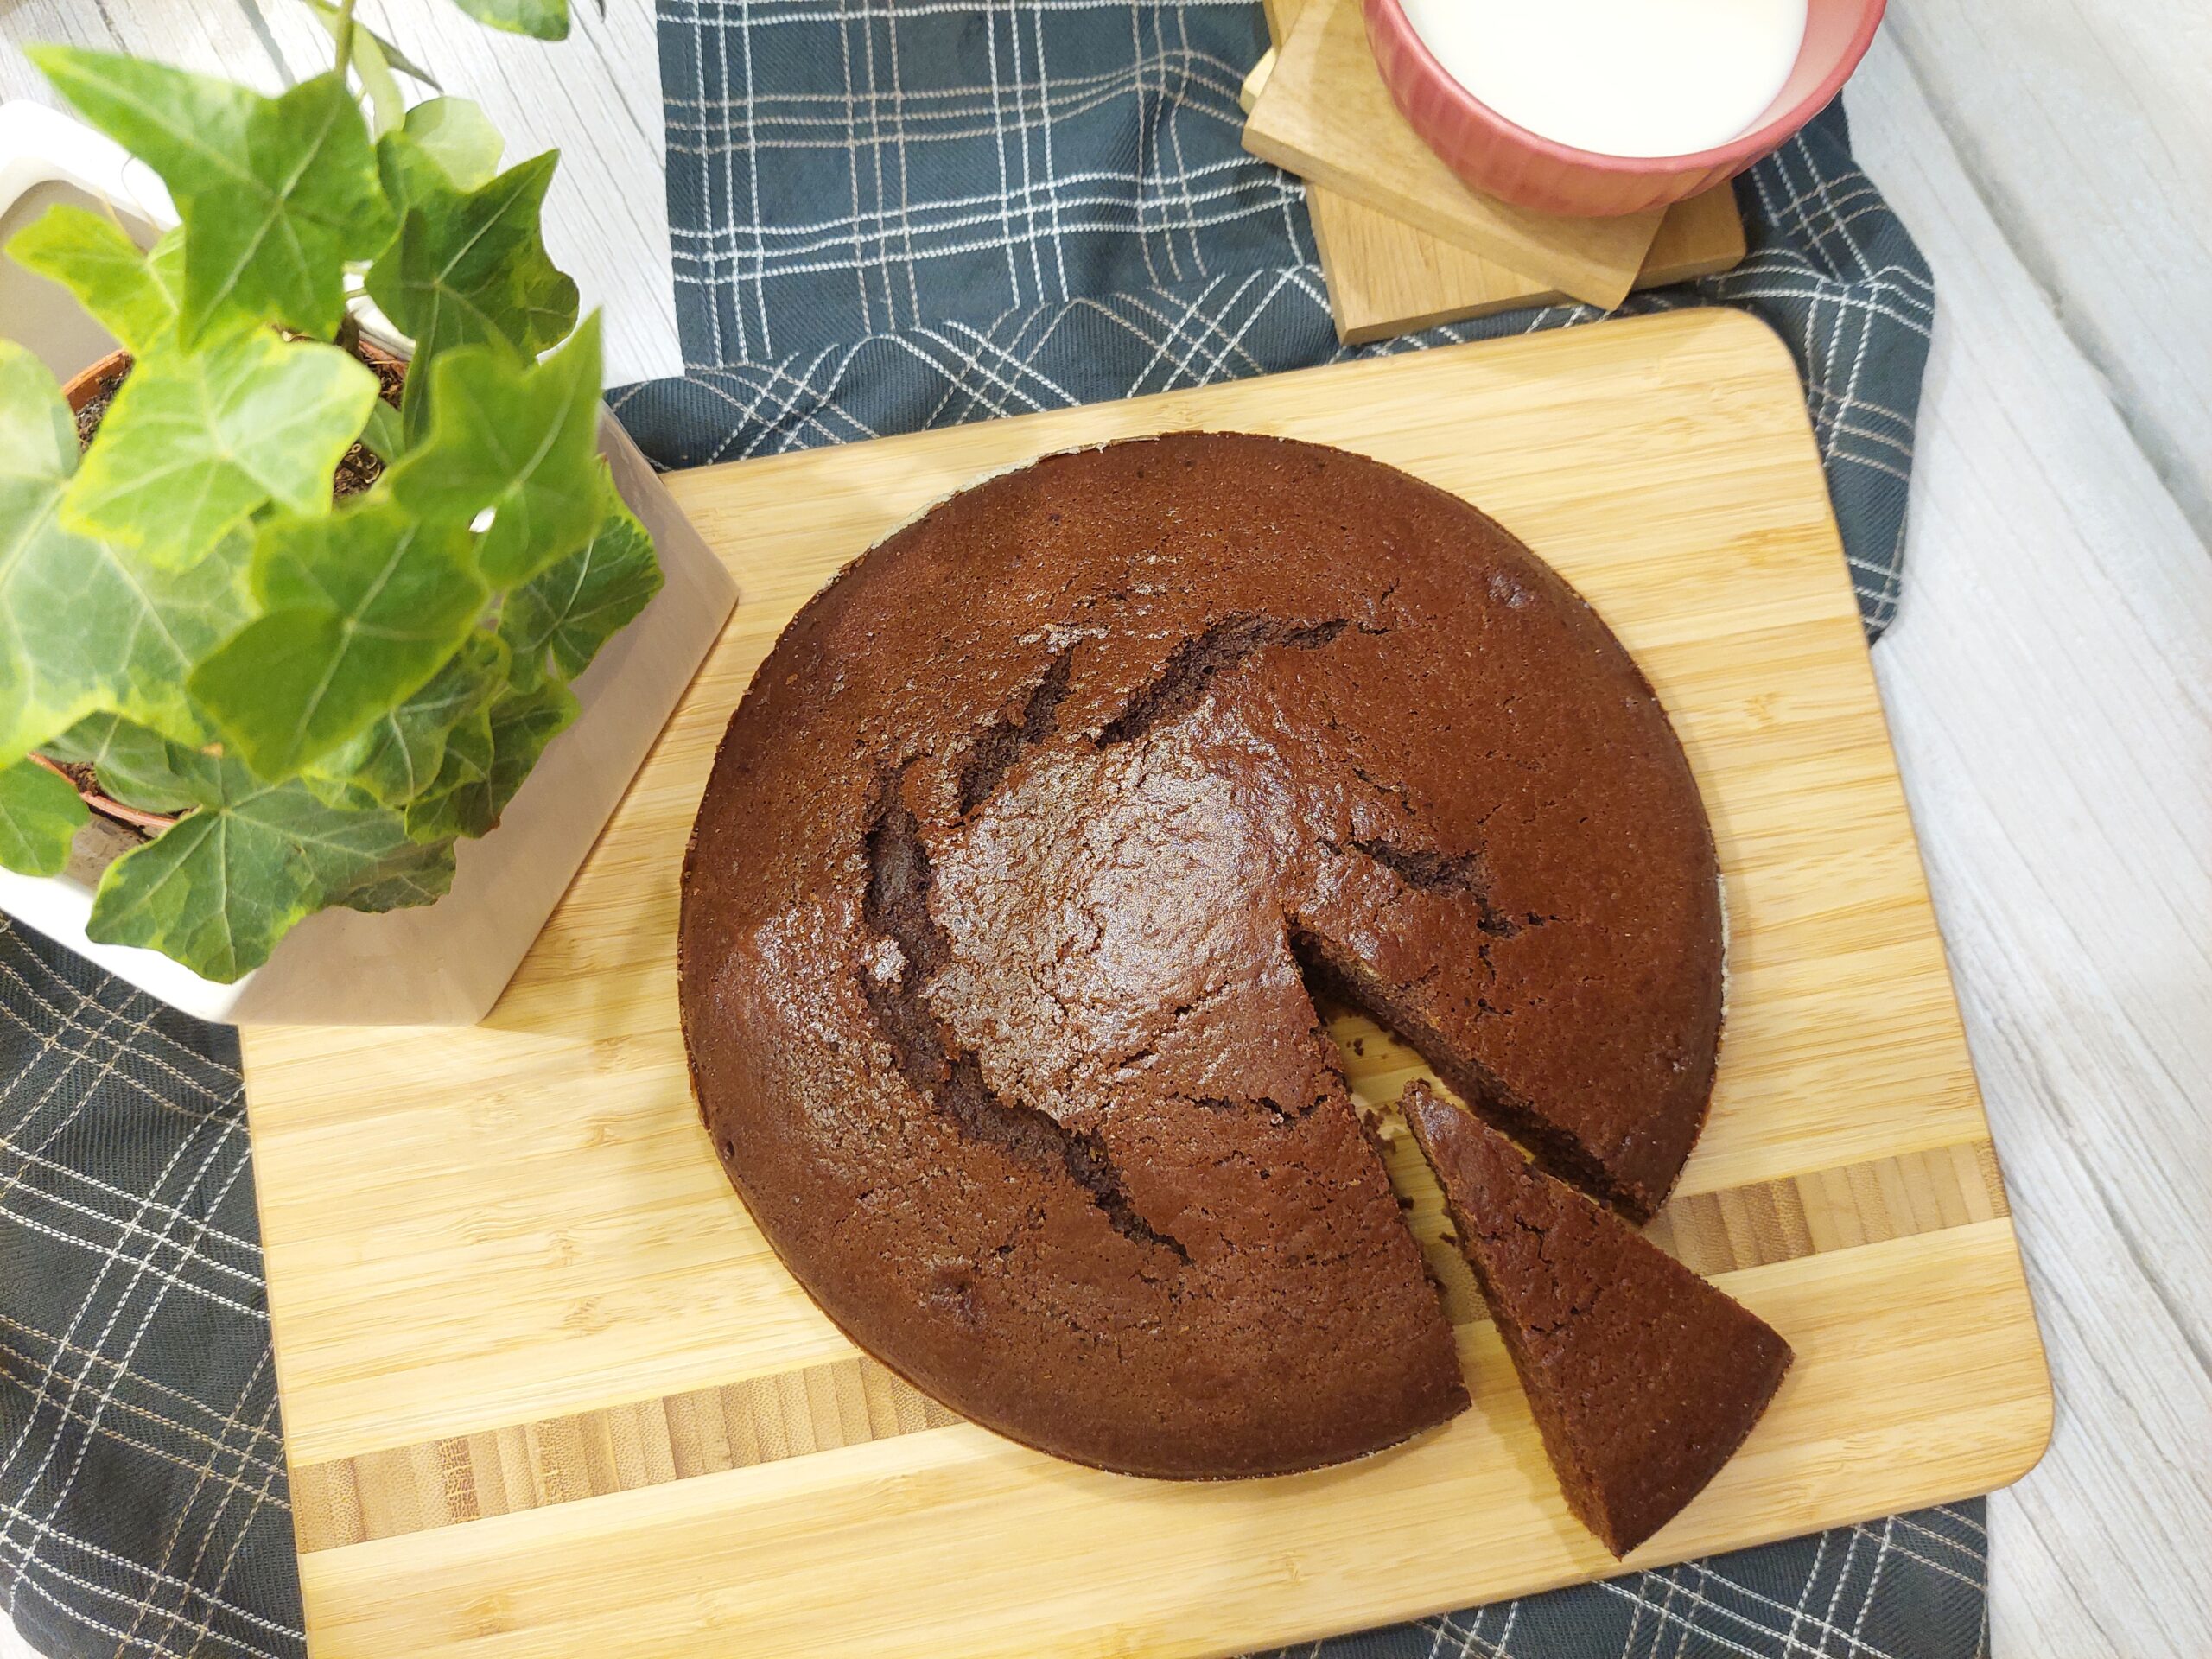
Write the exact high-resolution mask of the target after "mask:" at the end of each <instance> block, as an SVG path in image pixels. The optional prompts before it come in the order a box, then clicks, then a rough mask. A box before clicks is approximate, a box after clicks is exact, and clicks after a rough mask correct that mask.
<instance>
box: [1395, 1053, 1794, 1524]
mask: <svg viewBox="0 0 2212 1659" xmlns="http://www.w3.org/2000/svg"><path fill="white" fill-rule="evenodd" d="M1400 1105H1401V1106H1402V1108H1403V1109H1404V1111H1405V1115H1406V1121H1407V1122H1408V1124H1410V1125H1411V1126H1412V1128H1413V1132H1414V1140H1415V1141H1417V1142H1418V1143H1419V1144H1420V1147H1421V1151H1422V1152H1423V1153H1424V1154H1427V1158H1428V1161H1429V1163H1430V1164H1431V1166H1433V1167H1434V1169H1435V1171H1436V1175H1437V1179H1438V1180H1439V1181H1440V1183H1441V1184H1442V1185H1443V1188H1444V1198H1445V1202H1446V1205H1447V1206H1448V1207H1449V1209H1450V1211H1451V1215H1452V1225H1453V1226H1454V1227H1456V1228H1457V1229H1458V1230H1459V1249H1460V1250H1461V1251H1462V1252H1463V1253H1464V1254H1465V1255H1466V1258H1467V1261H1468V1262H1469V1263H1470V1264H1471V1266H1472V1267H1473V1268H1474V1270H1475V1278H1476V1280H1477V1281H1478V1283H1479V1284H1480V1285H1481V1286H1482V1291H1483V1297H1484V1300H1485V1301H1487V1302H1488V1303H1489V1304H1490V1310H1491V1316H1492V1317H1493V1318H1494V1319H1497V1328H1498V1330H1499V1332H1501V1333H1502V1334H1503V1337H1504V1338H1505V1351H1506V1352H1507V1353H1509V1354H1510V1355H1511V1356H1512V1357H1513V1369H1514V1370H1515V1371H1516V1372H1517V1373H1518V1374H1519V1376H1520V1378H1521V1386H1522V1389H1525V1390H1526V1391H1527V1393H1528V1395H1529V1405H1530V1407H1531V1408H1533V1409H1534V1411H1535V1418H1536V1427H1537V1428H1538V1430H1539V1431H1541V1433H1542V1435H1543V1439H1544V1450H1545V1452H1546V1453H1547V1454H1548V1455H1549V1457H1550V1459H1551V1461H1552V1467H1553V1469H1554V1471H1557V1473H1558V1475H1559V1480H1560V1487H1561V1489H1562V1490H1563V1491H1565V1493H1566V1495H1567V1507H1568V1508H1569V1509H1571V1510H1573V1511H1574V1513H1575V1516H1576V1517H1577V1518H1578V1519H1580V1521H1581V1522H1582V1523H1583V1524H1584V1525H1585V1526H1586V1527H1588V1528H1589V1529H1590V1530H1591V1531H1592V1532H1594V1533H1596V1534H1597V1535H1598V1536H1599V1539H1600V1540H1601V1541H1603V1542H1604V1544H1605V1548H1608V1549H1610V1550H1611V1551H1612V1552H1613V1554H1616V1555H1625V1554H1628V1553H1629V1551H1630V1550H1632V1549H1634V1548H1636V1547H1637V1545H1638V1544H1641V1543H1642V1542H1643V1541H1644V1540H1645V1539H1647V1538H1649V1537H1650V1536H1651V1535H1652V1534H1653V1533H1655V1532H1656V1531H1658V1530H1659V1529H1660V1528H1661V1527H1662V1526H1664V1525H1666V1524H1667V1522H1669V1521H1670V1520H1672V1519H1673V1518H1674V1517H1675V1515H1676V1514H1677V1513H1679V1512H1680V1511H1681V1508H1682V1506H1683V1505H1684V1504H1686V1503H1688V1502H1689V1501H1690V1499H1692V1498H1693V1497H1696V1496H1697V1494H1698V1493H1699V1492H1700V1491H1702V1490H1703V1488H1704V1486H1705V1484H1706V1483H1707V1481H1709V1480H1711V1479H1712V1478H1713V1475H1714V1474H1715V1473H1716V1472H1717V1471H1719V1468H1720V1465H1722V1464H1724V1463H1726V1462H1727V1461H1728V1459H1730V1458H1731V1457H1732V1456H1733V1455H1734V1453H1735V1451H1736V1448H1737V1447H1738V1446H1741V1445H1742V1444H1743V1442H1744V1437H1745V1435H1747V1434H1749V1433H1751V1426H1752V1425H1753V1424H1754V1423H1756V1422H1758V1420H1759V1414H1760V1413H1762V1412H1764V1410H1765V1409H1766V1405H1767V1402H1768V1401H1770V1400H1771V1399H1772V1398H1773V1397H1774V1391H1775V1389H1777V1387H1779V1386H1780V1385H1781V1383H1782V1377H1783V1372H1785V1371H1787V1370H1789V1360H1790V1352H1789V1344H1788V1343H1786V1342H1784V1341H1783V1339H1782V1338H1780V1337H1779V1336H1777V1334H1776V1333H1775V1332H1774V1330H1773V1329H1772V1328H1771V1327H1770V1326H1769V1325H1767V1324H1766V1323H1765V1321H1764V1320H1763V1319H1760V1318H1759V1317H1758V1315H1757V1314H1755V1313H1752V1312H1751V1310H1750V1309H1748V1308H1746V1307H1745V1306H1743V1305H1742V1304H1741V1303H1739V1302H1738V1301H1737V1300H1735V1299H1734V1298H1732V1297H1731V1296H1729V1295H1727V1294H1725V1293H1724V1292H1722V1291H1720V1290H1719V1289H1717V1288H1716V1287H1713V1286H1712V1285H1710V1284H1707V1282H1706V1281H1704V1280H1702V1279H1700V1278H1699V1277H1698V1276H1697V1274H1694V1273H1692V1272H1691V1271H1690V1270H1689V1269H1688V1268H1686V1267H1684V1266H1682V1264H1681V1262H1677V1261H1675V1259H1674V1258H1673V1257H1672V1256H1670V1255H1667V1254H1666V1253H1665V1252H1664V1251H1662V1250H1661V1249H1659V1248H1658V1247H1657V1246H1656V1245H1655V1244H1653V1243H1649V1241H1648V1240H1646V1239H1644V1238H1643V1236H1641V1235H1639V1234H1638V1233H1637V1231H1636V1230H1634V1229H1633V1228H1631V1227H1630V1226H1629V1224H1627V1223H1626V1222H1624V1221H1623V1220H1622V1219H1621V1218H1620V1217H1618V1216H1617V1215H1615V1214H1614V1213H1613V1212H1612V1211H1609V1210H1605V1209H1601V1208H1600V1207H1599V1205H1595V1204H1593V1203H1592V1202H1591V1201H1590V1200H1589V1199H1588V1198H1584V1197H1583V1196H1582V1195H1581V1194H1580V1192H1575V1191H1574V1190H1573V1188H1572V1187H1570V1186H1567V1185H1565V1184H1564V1183H1562V1182H1560V1181H1556V1180H1554V1179H1552V1178H1551V1177H1549V1176H1548V1175H1543V1174H1540V1173H1537V1171H1536V1170H1535V1168H1533V1167H1532V1166H1530V1165H1529V1162H1528V1160H1526V1159H1524V1158H1523V1157H1522V1155H1521V1154H1520V1152H1519V1150H1518V1149H1517V1148H1516V1147H1515V1146H1514V1144H1513V1143H1512V1142H1511V1141H1509V1140H1507V1139H1506V1138H1505V1137H1504V1136H1503V1135H1500V1134H1499V1133H1498V1132H1497V1130H1496V1129H1493V1128H1491V1127H1490V1126H1489V1125H1487V1124H1486V1123H1484V1122H1481V1121H1480V1120H1479V1119H1478V1118H1476V1117H1474V1116H1471V1114H1469V1113H1467V1112H1464V1111H1461V1110H1460V1109H1458V1108H1457V1107H1455V1106H1452V1105H1451V1104H1450V1103H1447V1102H1445V1101H1442V1100H1440V1099H1439V1098H1437V1096H1435V1094H1434V1093H1433V1092H1432V1091H1431V1090H1430V1089H1429V1088H1428V1086H1427V1084H1423V1083H1414V1084H1409V1085H1408V1087H1407V1090H1406V1092H1405V1096H1404V1097H1403V1099H1402V1100H1401V1102H1400Z"/></svg>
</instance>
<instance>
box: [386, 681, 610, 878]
mask: <svg viewBox="0 0 2212 1659" xmlns="http://www.w3.org/2000/svg"><path fill="white" fill-rule="evenodd" d="M577 709H578V705H577V702H576V697H575V693H574V692H573V691H571V690H569V688H568V687H567V686H565V685H563V684H562V683H560V682H558V681H557V680H547V681H544V682H543V683H540V684H538V685H536V686H532V687H531V688H529V689H528V690H515V689H510V690H507V691H506V692H505V694H503V695H502V696H500V697H499V701H498V702H494V703H493V704H492V706H491V707H490V708H489V709H485V710H483V711H481V712H480V713H479V714H477V715H473V716H471V717H470V718H469V719H468V720H467V721H462V722H461V724H460V725H458V726H456V727H455V728H454V731H453V735H452V737H451V738H450V740H449V741H448V743H447V745H446V754H445V764H444V766H443V767H442V769H441V771H440V773H439V777H438V781H437V784H436V785H435V786H434V787H433V789H432V790H431V791H430V792H429V794H428V795H426V796H425V797H424V798H423V799H422V800H420V801H418V802H415V803H412V804H410V805H409V807H408V809H407V829H408V833H409V834H410V835H411V836H415V837H416V839H417V840H418V841H422V840H433V839H435V838H437V837H440V836H485V835H489V834H490V833H491V832H492V831H493V829H497V828H498V827H499V818H500V816H501V814H503V813H505V811H506V810H507V804H508V803H509V802H510V801H512V800H513V799H514V798H515V792H516V791H518V790H519V789H520V788H521V787H522V786H523V782H524V779H527V778H528V777H529V776H530V774H531V769H532V768H533V767H535V766H537V762H538V760H539V759H540V757H542V756H543V754H544V753H545V746H546V745H547V744H549V743H550V742H551V741H553V740H554V739H555V738H556V737H558V736H559V735H560V734H562V733H563V732H564V731H566V730H568V728H569V726H570V725H571V724H572V723H574V721H575V718H576V714H577Z"/></svg>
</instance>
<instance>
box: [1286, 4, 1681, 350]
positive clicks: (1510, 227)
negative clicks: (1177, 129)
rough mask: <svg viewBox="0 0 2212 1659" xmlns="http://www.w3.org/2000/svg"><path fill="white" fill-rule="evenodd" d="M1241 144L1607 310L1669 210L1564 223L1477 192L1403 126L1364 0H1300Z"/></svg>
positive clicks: (1629, 283) (1289, 14)
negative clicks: (1363, 11) (1370, 34)
mask: <svg viewBox="0 0 2212 1659" xmlns="http://www.w3.org/2000/svg"><path fill="white" fill-rule="evenodd" d="M1281 13H1282V14H1283V21H1284V22H1285V23H1286V24H1287V30H1286V32H1285V33H1284V34H1283V35H1282V37H1281V38H1282V45H1281V48H1280V49H1279V51H1278V53H1277V55H1276V59H1275V67H1274V70H1273V72H1272V73H1269V75H1268V78H1267V84H1266V85H1265V86H1262V87H1261V88H1260V92H1259V97H1258V99H1256V100H1255V102H1254V104H1253V105H1252V111H1251V115H1250V117H1249V119H1248V120H1247V121H1246V122H1245V124H1244V148H1245V149H1249V150H1250V151H1251V152H1252V154H1254V155H1255V156H1259V157H1260V158H1261V160H1262V161H1268V162H1274V164H1275V165H1276V166H1277V167H1281V168H1287V169H1289V170H1290V171H1291V172H1293V173H1295V174H1297V175H1299V177H1300V178H1302V179H1305V180H1306V181H1308V182H1309V183H1312V184H1318V185H1319V186H1321V187H1322V188H1324V189H1326V190H1329V191H1332V192H1333V193H1334V194H1338V195H1341V196H1344V197H1347V198H1349V199H1350V200H1351V201H1352V202H1353V203H1354V204H1355V205H1357V206H1359V207H1368V208H1371V209H1374V210H1376V211H1377V212H1379V213H1385V214H1387V215H1389V217H1390V218H1393V219H1401V220H1403V221H1404V222H1405V223H1407V224H1408V225H1411V226H1414V227H1416V228H1417V229H1420V230H1423V231H1426V232H1428V233H1429V234H1431V235H1432V236H1434V237H1437V238H1440V239H1441V240H1443V241H1446V242H1448V243H1452V244H1454V245H1458V246H1460V247H1464V248H1466V249H1468V250H1470V251H1472V252H1474V253H1477V254H1479V255H1481V256H1482V257H1483V258H1484V259H1486V260H1488V261H1490V262H1491V264H1498V265H1503V266H1505V267H1506V268H1507V269H1508V270H1513V271H1518V272H1520V273H1522V274H1523V275H1524V276H1528V277H1534V278H1535V279H1536V284H1537V286H1538V287H1539V288H1541V289H1558V290H1559V291H1560V292H1561V293H1563V294H1569V295H1572V296H1573V297H1574V298H1576V299H1578V300H1580V301H1582V302H1585V303H1586V304H1589V305H1594V306H1597V307H1599V308H1600V309H1603V310H1608V311H1610V310H1611V309H1612V308H1614V307H1615V306H1617V305H1618V304H1619V303H1620V302H1622V301H1623V300H1624V299H1625V298H1627V297H1628V292H1629V289H1630V288H1631V287H1633V286H1634V285H1635V283H1636V275H1637V271H1638V270H1642V269H1643V262H1644V257H1645V256H1646V255H1647V254H1648V253H1649V251H1650V249H1651V242H1652V238H1654V237H1655V236H1656V235H1657V234H1658V231H1659V221H1660V219H1662V218H1663V217H1664V210H1663V209H1662V208H1657V207H1654V208H1651V209H1649V211H1647V212H1644V213H1625V214H1622V215H1619V216H1618V217H1615V218H1610V219H1562V218H1560V217H1558V216H1556V215H1554V214H1551V213H1535V212H1532V211H1531V210H1529V208H1526V207H1515V206H1514V205H1513V204H1512V203H1510V202H1507V201H1500V200H1497V199H1496V198H1494V197H1491V196H1484V195H1478V194H1476V193H1475V192H1474V191H1472V190H1470V189H1469V188H1467V187H1466V186H1465V184H1463V183H1461V182H1460V181H1459V175H1457V174H1456V173H1454V172H1452V169H1451V168H1449V167H1447V166H1446V165H1445V164H1444V162H1442V161H1440V159H1439V158H1438V157H1437V156H1436V154H1435V152H1434V151H1433V150H1432V149H1429V147H1428V146H1427V144H1426V143H1423V142H1422V141H1421V137H1420V135H1419V134H1417V133H1416V132H1414V130H1413V129H1412V128H1411V127H1410V126H1408V124H1406V119H1405V118H1404V117H1403V116H1402V115H1400V114H1399V113H1398V109H1397V105H1395V104H1394V103H1392V102H1391V101H1390V91H1389V87H1388V86H1384V85H1383V72H1382V71H1381V70H1380V69H1378V68H1376V66H1375V58H1374V55H1373V54H1372V53H1370V51H1369V49H1368V45H1367V25H1366V23H1365V22H1364V21H1363V19H1362V17H1361V15H1360V0H1297V4H1296V5H1294V6H1290V5H1286V6H1283V7H1282V8H1281Z"/></svg>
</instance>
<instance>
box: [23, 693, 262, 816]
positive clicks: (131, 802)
mask: <svg viewBox="0 0 2212 1659" xmlns="http://www.w3.org/2000/svg"><path fill="white" fill-rule="evenodd" d="M40 749H41V753H44V754H45V755H46V757H47V758H48V760H69V761H81V762H83V763H84V764H85V765H86V766H91V767H92V770H93V771H94V772H95V773H97V774H98V776H99V781H100V787H101V789H103V790H104V791H106V792H107V793H108V795H110V796H111V797H112V798H114V799H116V800H118V801H121V802H122V803H123V804H124V805H125V806H135V807H137V808H139V809H140V810H143V811H147V812H185V811H189V810H191V809H192V808H193V807H194V806H196V805H198V804H200V802H201V801H202V800H204V799H205V798H207V794H208V792H209V791H211V790H213V789H214V788H215V787H216V772H215V769H216V767H217V766H219V764H220V762H219V759H218V758H217V757H216V756H214V755H213V754H209V753H207V752H206V751H204V750H202V749H200V748H197V747H191V746H188V745H185V744H181V743H174V742H171V741H169V740H168V739H167V738H165V737H163V736H162V734H160V733H159V732H156V731H153V730H151V729H149V728H147V727H144V726H141V725H139V724H138V723H137V721H130V720H124V719H121V718H119V717H118V716H117V715H93V716H92V718H91V719H89V720H80V721H78V722H77V723H76V724H75V725H74V726H72V727H71V728H69V729H68V730H67V731H66V732H64V733H63V734H61V735H60V736H59V737H55V738H49V739H48V741H46V742H45V743H43V744H41V746H40Z"/></svg>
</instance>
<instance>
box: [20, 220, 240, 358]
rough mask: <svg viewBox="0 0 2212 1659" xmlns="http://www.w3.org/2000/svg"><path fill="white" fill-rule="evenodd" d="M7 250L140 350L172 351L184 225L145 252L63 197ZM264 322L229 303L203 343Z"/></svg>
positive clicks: (205, 332) (203, 334)
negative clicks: (73, 296)
mask: <svg viewBox="0 0 2212 1659" xmlns="http://www.w3.org/2000/svg"><path fill="white" fill-rule="evenodd" d="M8 251H9V253H10V255H12V256H13V257H15V258H16V261H17V262H18V263H20V264H23V265H25V266H27V267H28V268H29V269H30V270H35V271H37V272H38V273H39V274H40V275H41V276H42V277H50V278H51V279H53V280H54V282H57V283H60V284H61V285H62V286H63V287H64V288H66V289H68V290H69V291H70V292H71V293H72V294H74V295H75V296H77V301H78V303H79V304H80V305H82V306H83V307H84V308H85V309H86V311H88V312H90V313H91V314H92V316H93V318H94V319H95V320H97V321H99V324H100V326H101V327H104V328H105V329H106V330H107V331H108V333H110V334H113V335H114V336H115V337H116V338H117V339H118V340H121V341H122V342H123V344H124V346H126V347H127V348H129V350H130V352H131V353H134V354H135V355H137V356H141V357H143V356H144V355H145V354H146V353H148V352H151V351H156V350H159V349H162V348H165V347H167V346H168V345H170V344H171V343H172V341H173V340H175V334H176V319H177V308H178V307H179V306H181V304H182V303H183V299H184V267H185V251H184V229H183V227H182V226H178V227H177V228H176V229H175V230H172V231H170V232H168V234H166V235H165V236H163V237H162V238H161V240H160V241H158V242H156V243H155V244H154V245H153V248H152V249H151V251H141V250H140V248H139V246H138V245H137V243H135V242H133V241H132V240H131V239H130V236H129V235H128V234H127V233H125V232H124V229H123V227H122V226H120V225H118V224H117V223H116V222H115V221H114V220H113V219H109V218H106V217H105V216H104V215H102V214H99V213H92V212H90V211H88V210H87V209H86V208H82V207H75V206H73V204H71V203H68V202H57V203H56V204H55V205H54V206H53V207H49V208H48V209H47V210H46V212H45V213H41V215H40V216H39V217H38V218H36V219H33V220H32V221H31V222H30V223H29V225H27V226H24V227H23V228H22V230H21V231H19V232H16V238H15V240H13V241H12V242H10V244H9V245H8ZM259 326H260V325H259V324H258V323H257V321H255V319H254V317H253V316H252V315H251V313H250V312H246V311H242V310H240V309H238V308H237V307H236V306H230V305H226V306H222V307H219V308H217V310H216V311H215V313H214V314H213V315H211V316H210V317H209V318H208V319H207V324H206V326H205V327H203V328H202V330H201V331H200V338H201V342H202V343H203V344H206V343H207V342H209V341H212V340H219V339H223V338H226V337H227V336H229V335H231V334H238V333H240V332H242V331H244V330H245V329H247V328H253V327H259Z"/></svg>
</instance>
